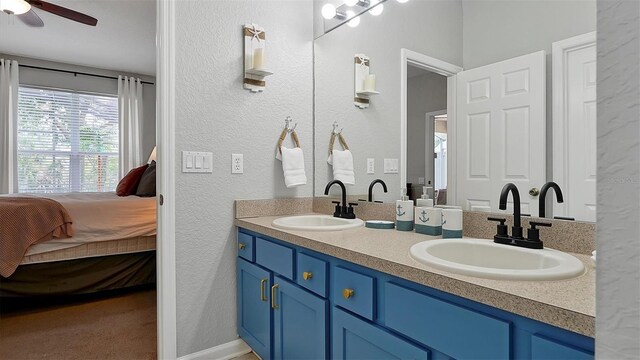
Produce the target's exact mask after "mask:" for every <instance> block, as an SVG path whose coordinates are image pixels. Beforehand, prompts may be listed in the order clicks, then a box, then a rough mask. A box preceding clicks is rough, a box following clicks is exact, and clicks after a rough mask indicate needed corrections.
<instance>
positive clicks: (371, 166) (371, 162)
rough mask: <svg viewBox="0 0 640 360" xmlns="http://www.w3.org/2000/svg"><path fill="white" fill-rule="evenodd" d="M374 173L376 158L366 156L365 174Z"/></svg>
mask: <svg viewBox="0 0 640 360" xmlns="http://www.w3.org/2000/svg"><path fill="white" fill-rule="evenodd" d="M375 173H376V159H372V158H368V159H367V174H375Z"/></svg>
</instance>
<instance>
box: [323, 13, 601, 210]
mask: <svg viewBox="0 0 640 360" xmlns="http://www.w3.org/2000/svg"><path fill="white" fill-rule="evenodd" d="M319 5H322V4H319ZM337 5H342V4H337ZM316 8H320V6H316ZM315 15H316V17H315V22H316V25H318V23H319V22H320V23H321V22H322V21H323V19H322V15H321V14H320V13H319V11H318V13H317V14H315ZM359 19H360V21H359V24H358V26H355V27H352V26H348V25H346V24H344V25H342V26H339V27H337V28H334V29H332V30H331V31H330V32H327V33H319V34H318V33H317V32H316V36H318V37H317V38H316V40H315V41H314V58H315V59H314V60H315V70H314V71H315V74H314V75H315V132H314V133H315V157H316V158H315V187H316V189H315V194H316V195H317V196H322V194H323V190H324V187H325V185H326V184H327V183H328V182H329V181H331V180H333V179H334V178H335V175H336V170H335V169H334V166H333V165H331V164H330V163H329V162H328V157H329V156H330V155H331V154H330V153H331V151H330V150H329V143H330V141H331V138H332V133H333V131H334V130H333V129H334V127H333V124H334V123H336V124H339V130H340V129H341V130H342V133H341V134H342V136H343V138H344V139H345V141H346V142H347V143H348V149H349V153H350V154H349V155H350V156H351V157H352V168H353V175H354V176H353V177H354V181H353V184H352V185H347V191H348V194H349V195H353V196H356V197H358V198H360V199H367V197H368V194H367V193H368V189H369V185H370V183H371V182H372V181H373V180H376V179H382V180H383V181H384V182H385V183H386V185H387V187H388V192H387V193H384V192H383V191H382V189H381V188H378V187H376V188H374V190H373V200H374V201H376V200H377V201H384V202H390V201H394V200H397V199H398V198H399V197H400V195H401V190H402V189H403V188H406V189H407V194H408V196H409V197H410V198H411V199H417V198H420V197H421V196H422V195H423V193H424V192H425V191H426V193H427V196H428V197H430V198H433V199H434V202H435V203H436V204H439V205H443V206H444V205H446V206H460V207H462V208H463V209H465V210H475V211H491V212H498V211H501V210H499V195H500V191H501V189H502V187H503V186H504V185H505V184H506V183H513V184H515V185H516V187H517V188H518V190H519V192H520V195H521V204H520V210H521V212H522V213H523V214H531V215H532V216H543V217H548V218H550V217H564V218H569V219H575V220H581V221H595V211H596V209H595V174H596V173H595V159H596V153H595V126H596V123H595V121H596V105H595V93H596V83H595V69H596V66H595V65H596V52H595V46H596V44H595V30H596V3H595V1H590V0H585V1H582V0H578V1H527V0H523V1H498V0H486V1H485V0H478V1H467V0H464V1H463V0H459V1H420V0H411V1H408V2H402V3H401V2H398V1H395V0H389V1H385V2H384V11H383V12H382V13H381V14H378V16H373V15H371V14H370V13H368V12H364V13H362V14H361V15H360V16H359ZM316 28H318V26H316ZM358 56H359V57H360V59H366V61H362V62H361V63H359V62H358ZM363 56H366V58H365V57H363ZM364 65H366V71H365V69H364ZM363 74H364V75H363ZM367 75H372V76H373V81H374V82H373V84H374V85H372V83H371V81H372V79H371V76H367ZM366 80H369V82H368V83H367V82H366ZM372 86H374V87H375V89H374V88H372ZM363 89H365V90H363ZM367 89H368V90H375V93H374V92H372V91H366V90H367ZM362 104H365V105H366V106H362ZM336 144H338V143H337V142H335V144H333V145H334V146H333V149H332V150H338V151H343V150H344V147H342V146H336ZM338 155H339V156H341V155H343V154H338ZM347 163H348V162H347ZM347 167H348V166H347ZM338 170H339V169H338ZM550 182H553V183H554V184H557V186H555V185H553V184H548V185H546V187H545V184H547V183H550ZM552 185H553V186H552ZM543 187H544V190H546V191H544V193H545V195H546V197H545V198H542V195H543V191H542V190H543ZM557 189H560V191H557ZM558 195H560V196H558ZM560 200H561V201H562V202H559V201H560ZM509 201H511V200H509ZM506 211H507V212H512V211H513V204H512V203H509V204H508V205H507V209H506Z"/></svg>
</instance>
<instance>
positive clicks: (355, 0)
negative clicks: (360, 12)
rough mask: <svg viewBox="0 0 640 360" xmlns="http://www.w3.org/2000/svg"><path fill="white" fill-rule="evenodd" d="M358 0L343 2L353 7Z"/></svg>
mask: <svg viewBox="0 0 640 360" xmlns="http://www.w3.org/2000/svg"><path fill="white" fill-rule="evenodd" d="M359 2H360V1H359V0H345V1H344V4H345V5H347V6H349V7H354V6H356V5H357V4H358V3H359Z"/></svg>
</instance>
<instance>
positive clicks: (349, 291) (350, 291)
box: [342, 289, 355, 299]
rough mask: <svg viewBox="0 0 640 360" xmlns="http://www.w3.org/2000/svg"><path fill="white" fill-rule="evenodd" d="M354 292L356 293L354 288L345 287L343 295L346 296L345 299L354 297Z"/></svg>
mask: <svg viewBox="0 0 640 360" xmlns="http://www.w3.org/2000/svg"><path fill="white" fill-rule="evenodd" d="M354 294H355V292H354V291H353V289H344V290H342V296H344V298H345V299H348V298H350V297H353V295H354Z"/></svg>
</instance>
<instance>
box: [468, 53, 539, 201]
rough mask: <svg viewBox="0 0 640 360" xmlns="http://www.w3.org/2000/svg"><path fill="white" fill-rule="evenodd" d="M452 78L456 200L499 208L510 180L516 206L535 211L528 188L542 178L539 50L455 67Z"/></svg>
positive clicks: (536, 185) (537, 183) (534, 199)
mask: <svg viewBox="0 0 640 360" xmlns="http://www.w3.org/2000/svg"><path fill="white" fill-rule="evenodd" d="M457 82H458V83H457V89H458V95H457V99H458V101H457V111H458V112H457V120H458V121H457V122H456V123H457V137H458V139H459V144H458V165H457V167H458V175H457V176H458V184H457V191H458V199H460V201H459V202H460V204H459V205H461V206H463V208H465V209H470V207H471V206H473V205H477V204H483V205H486V206H490V207H491V210H492V211H498V200H499V195H500V190H501V189H502V187H503V186H504V184H506V183H508V182H512V183H514V184H515V185H516V186H518V190H520V198H521V202H522V208H521V210H522V211H523V212H525V213H532V212H533V213H537V211H538V204H537V197H532V196H530V195H529V194H528V192H529V189H531V188H532V187H538V188H539V187H540V186H542V184H544V183H545V181H546V142H545V136H546V135H545V132H546V104H545V101H546V100H545V96H546V95H545V94H546V89H545V53H544V51H540V52H536V53H533V54H529V55H525V56H520V57H517V58H513V59H509V60H505V61H501V62H498V63H494V64H490V65H486V66H483V67H479V68H476V69H471V70H467V71H463V72H460V73H458V75H457Z"/></svg>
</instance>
